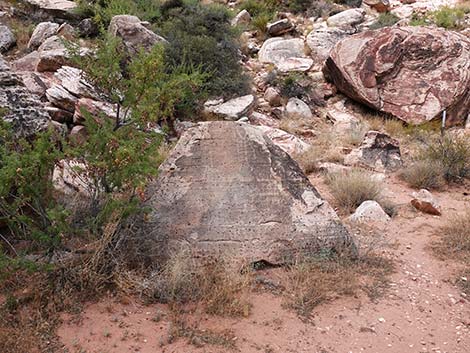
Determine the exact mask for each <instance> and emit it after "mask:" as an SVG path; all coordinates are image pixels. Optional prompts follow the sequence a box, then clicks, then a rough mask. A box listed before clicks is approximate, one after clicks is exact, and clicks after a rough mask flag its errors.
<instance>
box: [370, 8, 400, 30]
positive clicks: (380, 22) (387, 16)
mask: <svg viewBox="0 0 470 353" xmlns="http://www.w3.org/2000/svg"><path fill="white" fill-rule="evenodd" d="M398 21H400V17H398V16H397V15H395V14H393V13H391V12H384V13H381V14H380V15H379V18H378V19H377V21H375V22H374V23H373V24H372V25H371V26H370V29H378V28H383V27H390V26H393V25H394V24H395V23H397V22H398Z"/></svg>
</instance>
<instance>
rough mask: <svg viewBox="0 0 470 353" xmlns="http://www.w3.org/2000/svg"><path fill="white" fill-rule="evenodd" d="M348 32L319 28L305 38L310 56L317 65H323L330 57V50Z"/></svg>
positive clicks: (348, 33)
mask: <svg viewBox="0 0 470 353" xmlns="http://www.w3.org/2000/svg"><path fill="white" fill-rule="evenodd" d="M348 35H350V32H348V31H345V30H342V29H340V28H329V27H321V28H317V29H314V30H313V31H311V32H310V33H309V34H308V36H307V40H306V41H307V45H308V47H309V48H310V55H311V56H312V58H313V60H314V61H315V62H317V63H323V62H324V61H325V60H326V59H328V56H329V55H330V52H331V49H333V47H334V46H335V44H336V43H338V42H339V41H340V40H341V39H343V38H345V37H347V36H348Z"/></svg>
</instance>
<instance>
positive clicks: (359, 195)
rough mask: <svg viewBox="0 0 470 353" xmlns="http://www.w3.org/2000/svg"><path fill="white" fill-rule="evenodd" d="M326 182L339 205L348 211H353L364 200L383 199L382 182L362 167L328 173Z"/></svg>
mask: <svg viewBox="0 0 470 353" xmlns="http://www.w3.org/2000/svg"><path fill="white" fill-rule="evenodd" d="M326 183H327V184H328V186H329V187H330V190H331V194H332V195H333V197H334V198H335V201H336V203H337V205H338V206H339V207H341V208H343V209H344V210H345V211H347V212H352V211H353V210H354V209H355V208H356V207H358V206H359V205H360V204H361V203H363V202H364V201H367V200H375V201H377V202H379V201H380V199H381V190H382V185H381V183H380V182H379V181H377V180H376V179H374V178H373V177H372V176H371V175H370V174H369V173H367V172H365V171H362V170H360V169H351V170H349V171H344V172H338V173H332V174H327V176H326Z"/></svg>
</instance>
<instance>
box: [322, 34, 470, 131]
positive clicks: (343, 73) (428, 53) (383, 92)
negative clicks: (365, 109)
mask: <svg viewBox="0 0 470 353" xmlns="http://www.w3.org/2000/svg"><path fill="white" fill-rule="evenodd" d="M469 58H470V39H469V38H467V37H465V36H463V35H460V34H459V33H457V32H453V31H446V30H443V29H438V28H430V27H389V28H382V29H379V30H376V31H366V32H363V33H359V34H356V35H353V36H350V37H348V38H345V39H343V40H342V41H340V42H339V43H337V44H336V46H335V47H334V48H333V50H332V52H331V54H330V57H329V58H328V59H327V61H326V64H325V66H324V73H325V75H326V76H327V77H328V78H329V79H331V80H332V81H333V82H334V83H335V84H336V86H337V87H338V89H339V90H340V91H342V92H343V93H344V94H346V95H347V96H349V97H350V98H352V99H354V100H356V101H358V102H361V103H363V104H365V105H367V106H369V107H371V108H374V109H376V110H380V111H383V112H386V113H389V114H392V115H394V116H396V117H398V118H400V119H402V120H404V121H405V122H407V123H412V124H420V123H423V122H426V121H429V120H433V119H435V118H438V117H440V116H441V114H442V112H443V111H444V110H446V111H447V123H448V125H457V124H463V122H464V119H465V117H466V116H467V115H468V113H469V112H470V60H469Z"/></svg>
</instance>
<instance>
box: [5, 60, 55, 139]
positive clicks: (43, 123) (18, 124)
mask: <svg viewBox="0 0 470 353" xmlns="http://www.w3.org/2000/svg"><path fill="white" fill-rule="evenodd" d="M0 118H2V119H3V120H5V121H7V122H8V123H10V124H11V126H12V128H13V131H14V133H15V135H16V136H23V137H29V136H33V135H35V134H37V133H38V132H40V131H43V130H45V129H47V127H48V120H49V116H48V114H47V112H46V111H45V110H44V107H43V105H42V103H41V102H40V101H39V98H38V97H37V96H36V95H35V94H33V93H31V92H30V91H29V90H28V89H27V88H26V87H25V86H24V85H23V81H22V79H21V76H19V75H17V74H16V73H14V72H12V71H11V70H10V67H9V65H8V64H7V63H6V61H5V60H3V59H2V57H1V56H0Z"/></svg>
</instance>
